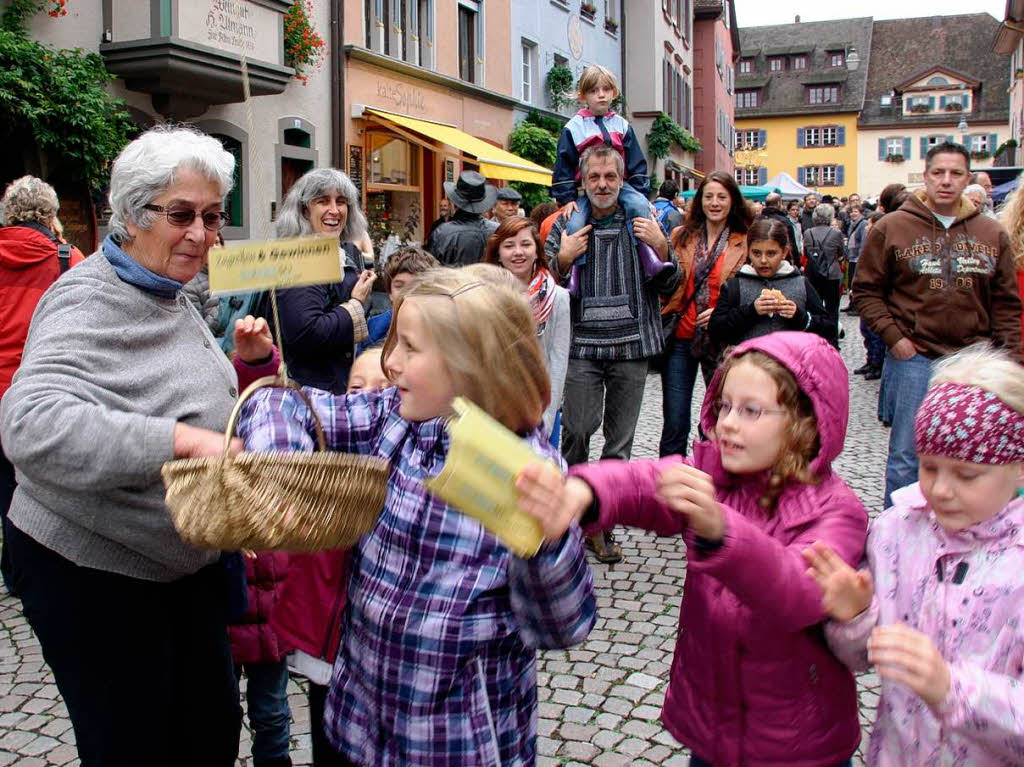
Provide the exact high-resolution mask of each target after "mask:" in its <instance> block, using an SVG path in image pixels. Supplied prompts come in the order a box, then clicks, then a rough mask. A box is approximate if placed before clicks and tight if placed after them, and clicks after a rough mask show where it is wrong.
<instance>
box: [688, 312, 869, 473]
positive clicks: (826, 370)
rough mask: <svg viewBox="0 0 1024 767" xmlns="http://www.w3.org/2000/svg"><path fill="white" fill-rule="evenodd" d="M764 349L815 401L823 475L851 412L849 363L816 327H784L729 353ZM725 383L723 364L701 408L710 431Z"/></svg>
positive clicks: (818, 467) (818, 469) (815, 464)
mask: <svg viewBox="0 0 1024 767" xmlns="http://www.w3.org/2000/svg"><path fill="white" fill-rule="evenodd" d="M749 351H759V352H763V353H764V354H767V355H768V356H769V357H771V358H772V359H774V360H776V361H777V362H779V363H781V364H782V365H783V367H785V368H786V369H787V370H788V371H789V372H790V373H792V374H793V376H794V377H795V378H796V382H797V385H798V386H799V387H800V389H801V390H802V391H803V392H804V394H806V395H807V396H808V397H809V398H810V400H811V404H812V405H813V406H814V414H815V415H816V416H817V418H818V438H819V440H820V441H821V450H820V451H819V452H818V455H817V457H816V458H815V459H814V460H813V461H812V462H811V469H812V470H813V471H814V473H815V474H816V475H817V476H819V477H821V476H824V475H826V474H828V473H830V472H831V467H832V461H834V460H835V459H836V457H837V456H838V455H839V454H840V453H841V452H842V451H843V443H844V442H845V441H846V427H847V424H848V422H849V418H850V384H849V373H848V372H847V370H846V364H845V363H844V362H843V358H842V357H840V356H839V352H838V351H836V349H835V348H834V347H833V346H832V345H831V344H829V343H828V341H826V340H825V339H824V338H821V337H820V336H816V335H814V334H812V333H802V332H799V331H790V330H786V331H781V332H778V333H771V334H769V335H766V336H761V337H760V338H752V339H750V340H749V341H744V342H743V343H741V344H739V345H738V346H737V347H736V348H735V349H733V351H732V353H731V354H730V355H729V356H730V357H735V356H736V355H737V354H743V353H745V352H749ZM721 388H722V369H721V368H719V369H718V370H717V371H716V372H715V375H714V377H713V378H712V379H711V385H710V386H709V387H708V394H707V396H706V397H704V404H703V405H702V406H701V410H700V425H701V427H702V428H703V429H704V431H705V433H709V434H710V433H711V430H712V429H714V426H715V420H714V416H713V415H712V413H711V406H712V404H714V401H715V399H716V398H717V396H718V392H719V390H720V389H721Z"/></svg>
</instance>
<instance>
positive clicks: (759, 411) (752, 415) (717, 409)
mask: <svg viewBox="0 0 1024 767" xmlns="http://www.w3.org/2000/svg"><path fill="white" fill-rule="evenodd" d="M732 410H733V407H732V403H731V402H726V401H725V400H719V401H718V402H716V403H715V404H714V406H713V407H712V412H713V413H714V414H715V418H716V419H717V420H719V421H721V420H722V419H723V418H725V417H726V416H727V415H729V413H731V412H732ZM785 414H786V411H785V410H769V409H768V408H763V407H760V406H759V405H741V406H740V407H737V408H736V415H737V416H738V417H739V419H740V420H741V421H746V422H748V423H753V422H754V421H756V420H758V419H759V418H760V417H761V416H763V415H785Z"/></svg>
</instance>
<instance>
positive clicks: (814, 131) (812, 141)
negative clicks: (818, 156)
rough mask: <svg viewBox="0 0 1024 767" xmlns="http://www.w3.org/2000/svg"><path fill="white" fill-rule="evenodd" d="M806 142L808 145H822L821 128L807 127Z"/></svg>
mask: <svg viewBox="0 0 1024 767" xmlns="http://www.w3.org/2000/svg"><path fill="white" fill-rule="evenodd" d="M804 144H805V145H807V146H821V129H820V128H805V129H804Z"/></svg>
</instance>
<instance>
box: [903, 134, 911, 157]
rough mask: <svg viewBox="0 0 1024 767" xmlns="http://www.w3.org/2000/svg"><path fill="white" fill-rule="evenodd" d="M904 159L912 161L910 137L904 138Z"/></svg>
mask: <svg viewBox="0 0 1024 767" xmlns="http://www.w3.org/2000/svg"><path fill="white" fill-rule="evenodd" d="M903 159H904V160H909V159H910V136H904V137H903Z"/></svg>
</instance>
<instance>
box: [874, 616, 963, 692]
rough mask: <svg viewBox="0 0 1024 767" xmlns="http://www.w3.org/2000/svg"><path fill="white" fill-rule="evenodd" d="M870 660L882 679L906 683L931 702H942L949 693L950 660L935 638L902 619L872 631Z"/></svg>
mask: <svg viewBox="0 0 1024 767" xmlns="http://www.w3.org/2000/svg"><path fill="white" fill-rule="evenodd" d="M868 660H869V661H870V662H871V663H873V664H874V665H875V668H876V669H877V671H878V675H879V676H880V677H882V679H889V680H891V681H893V682H899V683H900V684H904V685H906V686H907V687H909V688H910V689H911V690H913V691H914V692H915V693H916V694H917V695H918V696H920V698H921V700H923V701H924V702H925V703H927V704H928V705H929V706H933V707H934V706H937V705H939V704H940V703H942V701H944V700H945V699H946V695H948V694H949V685H950V676H949V664H948V663H946V660H945V658H943V657H942V656H941V655H939V651H938V650H936V649H935V645H934V644H932V640H931V639H929V638H928V637H927V636H925V635H924V634H922V633H921V632H919V631H914V629H912V628H910V627H909V626H905V625H904V624H902V623H895V624H893V625H891V626H879V627H878V628H876V629H875V630H874V631H872V632H871V638H870V639H869V640H868Z"/></svg>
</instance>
